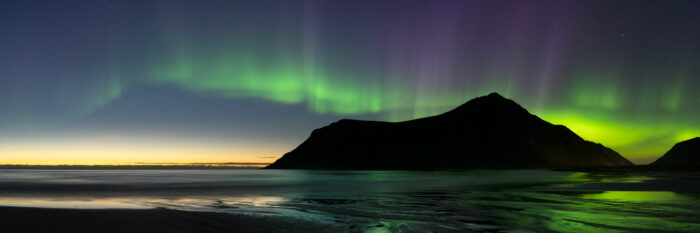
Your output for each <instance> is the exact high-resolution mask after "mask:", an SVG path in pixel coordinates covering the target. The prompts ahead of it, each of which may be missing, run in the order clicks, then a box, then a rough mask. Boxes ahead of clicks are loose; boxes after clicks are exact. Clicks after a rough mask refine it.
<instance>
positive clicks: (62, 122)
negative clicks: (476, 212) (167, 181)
mask: <svg viewBox="0 0 700 233" xmlns="http://www.w3.org/2000/svg"><path fill="white" fill-rule="evenodd" d="M0 31H1V32H2V35H3V36H1V37H0V54H1V55H0V164H115V163H117V164H118V163H134V162H271V161H273V160H274V159H275V158H277V157H279V156H281V155H282V153H284V152H287V151H289V150H291V149H293V148H294V147H295V146H296V145H297V144H298V143H299V142H301V141H302V140H303V139H304V138H305V137H307V136H308V134H309V133H310V131H311V130H312V129H314V128H318V127H321V126H323V125H326V124H328V123H330V122H333V121H335V120H337V119H340V118H358V119H370V120H389V121H400V120H408V119H414V118H418V117H424V116H429V115H432V114H438V113H441V112H444V111H446V110H449V109H451V108H454V107H456V106H458V105H459V104H461V103H463V102H465V101H467V100H469V99H471V98H473V97H476V96H480V95H484V94H488V93H490V92H499V93H501V94H502V95H504V96H506V97H509V98H511V99H514V100H515V101H517V102H518V103H520V104H521V105H523V106H524V107H525V108H527V109H528V110H530V111H531V112H532V113H533V114H536V115H538V116H540V117H542V118H543V119H545V120H547V121H550V122H552V123H556V124H563V125H566V126H568V127H569V128H570V129H572V130H573V131H574V132H576V133H577V134H579V135H580V136H582V137H583V138H584V139H587V140H591V141H595V142H600V143H602V144H604V145H606V146H608V147H611V148H612V149H614V150H616V151H618V152H619V153H620V154H622V155H623V156H625V157H627V158H629V159H630V160H632V161H633V162H636V163H642V164H643V163H647V162H651V161H653V160H654V159H656V158H657V157H658V156H660V155H662V154H663V153H664V152H665V151H666V150H668V149H669V148H670V147H671V146H672V145H673V144H674V143H676V142H679V141H682V140H685V139H689V138H692V137H696V136H700V121H698V119H700V107H699V106H700V93H699V92H698V91H697V89H698V88H699V87H700V2H696V1H332V0H331V1H320V0H319V1H71V2H70V3H66V2H58V1H3V2H0Z"/></svg>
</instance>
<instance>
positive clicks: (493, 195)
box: [0, 169, 700, 232]
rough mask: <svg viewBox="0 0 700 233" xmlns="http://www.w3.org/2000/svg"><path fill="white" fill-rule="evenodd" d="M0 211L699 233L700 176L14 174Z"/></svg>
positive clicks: (2, 182) (354, 228) (6, 178)
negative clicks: (161, 212)
mask: <svg viewBox="0 0 700 233" xmlns="http://www.w3.org/2000/svg"><path fill="white" fill-rule="evenodd" d="M0 206H20V207H42V208H83V209H113V208H132V209H148V208H168V209H176V210H184V211H206V212H223V213H232V214H251V215H260V216H275V217H278V216H286V217H290V218H298V219H300V220H305V221H313V222H318V223H322V224H331V225H335V226H338V227H339V228H341V229H345V232H700V173H698V172H660V171H631V172H630V171H619V172H573V171H553V170H475V171H437V172H430V171H317V170H262V169H204V170H192V169H183V170H168V169H159V170H134V169H130V170H87V169H81V170H64V169H60V170H31V169H15V170H12V169H8V170H0ZM301 222H303V221H301Z"/></svg>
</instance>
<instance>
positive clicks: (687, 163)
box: [650, 137, 700, 168]
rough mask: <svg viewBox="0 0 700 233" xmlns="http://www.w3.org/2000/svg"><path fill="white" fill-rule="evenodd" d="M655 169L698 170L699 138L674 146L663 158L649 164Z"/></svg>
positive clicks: (699, 158) (699, 164) (699, 157)
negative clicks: (682, 168)
mask: <svg viewBox="0 0 700 233" xmlns="http://www.w3.org/2000/svg"><path fill="white" fill-rule="evenodd" d="M650 165H651V166H657V167H684V168H700V137H696V138H693V139H690V140H687V141H682V142H679V143H677V144H676V145H674V146H673V147H672V148H671V150H669V151H668V152H666V154H664V156H661V158H659V159H657V160H656V161H655V162H653V163H651V164H650Z"/></svg>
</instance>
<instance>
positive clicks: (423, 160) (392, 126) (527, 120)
mask: <svg viewBox="0 0 700 233" xmlns="http://www.w3.org/2000/svg"><path fill="white" fill-rule="evenodd" d="M628 165H632V163H630V162H629V161H628V160H627V159H625V158H623V157H622V156H620V155H619V154H618V153H617V152H615V151H613V150H611V149H609V148H607V147H605V146H602V145H600V144H596V143H593V142H589V141H585V140H583V139H581V138H580V137H579V136H578V135H576V134H575V133H573V132H571V130H569V129H568V128H566V127H565V126H562V125H552V124H550V123H548V122H546V121H544V120H542V119H540V118H539V117H537V116H535V115H532V114H530V113H529V112H528V111H527V110H525V109H524V108H522V107H521V106H520V105H518V104H517V103H515V102H514V101H512V100H509V99H506V98H503V97H502V96H500V95H499V94H496V93H492V94H490V95H488V96H482V97H478V98H475V99H472V100H470V101H469V102H467V103H465V104H462V105H461V106H459V107H457V108H455V109H453V110H451V111H449V112H446V113H443V114H440V115H436V116H431V117H426V118H421V119H416V120H411V121H405V122H397V123H391V122H377V121H359V120H340V121H338V122H335V123H332V124H330V125H328V126H326V127H323V128H320V129H316V130H314V131H313V132H312V133H311V136H310V137H309V138H308V139H307V140H306V141H305V142H303V143H302V144H301V145H299V146H298V147H297V148H296V149H294V150H292V151H291V152H288V153H287V154H285V155H284V156H283V157H282V158H280V159H279V160H277V161H276V162H275V163H273V164H271V165H269V166H268V167H267V168H280V169H400V170H434V169H473V168H488V169H492V168H503V169H508V168H561V167H589V166H628Z"/></svg>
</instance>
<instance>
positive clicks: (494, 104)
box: [450, 92, 529, 114]
mask: <svg viewBox="0 0 700 233" xmlns="http://www.w3.org/2000/svg"><path fill="white" fill-rule="evenodd" d="M450 112H458V113H476V112H478V113H480V114H489V113H511V114H515V113H520V114H523V113H527V114H529V112H528V111H527V110H526V109H525V108H523V107H522V106H520V105H519V104H518V103H516V102H515V101H513V100H511V99H508V98H505V97H503V96H502V95H500V94H498V93H497V92H492V93H490V94H488V95H485V96H480V97H476V98H474V99H471V100H469V101H467V102H466V103H464V104H462V105H460V106H459V107H457V108H455V109H453V110H452V111H450Z"/></svg>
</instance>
